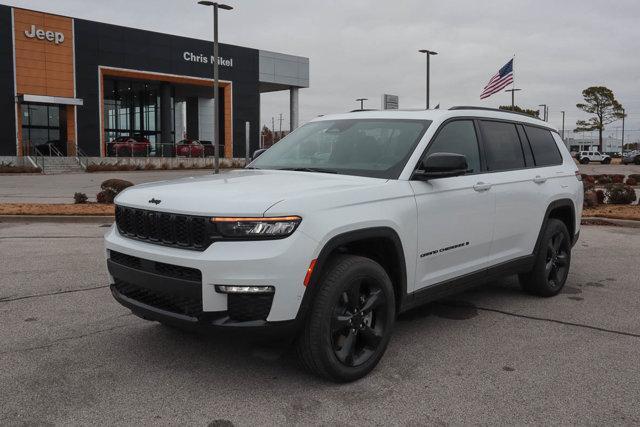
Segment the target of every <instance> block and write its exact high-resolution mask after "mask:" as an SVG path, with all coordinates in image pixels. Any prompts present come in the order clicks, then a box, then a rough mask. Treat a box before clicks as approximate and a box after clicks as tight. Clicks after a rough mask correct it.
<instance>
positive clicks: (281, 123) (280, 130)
mask: <svg viewBox="0 0 640 427" xmlns="http://www.w3.org/2000/svg"><path fill="white" fill-rule="evenodd" d="M279 133H280V138H281V139H282V113H280V132H279Z"/></svg>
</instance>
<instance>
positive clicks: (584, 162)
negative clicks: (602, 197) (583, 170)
mask: <svg viewBox="0 0 640 427" xmlns="http://www.w3.org/2000/svg"><path fill="white" fill-rule="evenodd" d="M580 163H582V164H583V165H586V164H589V159H587V158H586V157H585V158H583V159H580Z"/></svg>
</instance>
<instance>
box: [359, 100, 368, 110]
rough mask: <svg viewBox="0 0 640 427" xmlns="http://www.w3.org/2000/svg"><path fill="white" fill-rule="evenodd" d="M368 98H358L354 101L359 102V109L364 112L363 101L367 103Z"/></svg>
mask: <svg viewBox="0 0 640 427" xmlns="http://www.w3.org/2000/svg"><path fill="white" fill-rule="evenodd" d="M368 100H369V99H368V98H358V99H356V101H357V102H360V109H361V110H364V101H368Z"/></svg>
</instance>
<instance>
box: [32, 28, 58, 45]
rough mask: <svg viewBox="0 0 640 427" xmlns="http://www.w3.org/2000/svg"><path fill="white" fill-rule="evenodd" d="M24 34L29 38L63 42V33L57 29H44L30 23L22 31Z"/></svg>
mask: <svg viewBox="0 0 640 427" xmlns="http://www.w3.org/2000/svg"><path fill="white" fill-rule="evenodd" d="M24 35H25V36H27V37H28V38H30V39H34V38H35V39H38V40H47V41H49V42H53V43H55V44H60V43H62V42H64V34H62V33H60V32H58V31H45V30H43V29H41V28H36V26H35V25H32V26H31V28H30V29H28V30H25V31H24Z"/></svg>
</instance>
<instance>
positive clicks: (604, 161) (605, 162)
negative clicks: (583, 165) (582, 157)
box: [602, 157, 611, 165]
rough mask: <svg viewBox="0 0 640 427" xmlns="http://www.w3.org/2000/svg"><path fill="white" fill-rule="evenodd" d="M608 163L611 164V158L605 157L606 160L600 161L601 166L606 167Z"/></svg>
mask: <svg viewBox="0 0 640 427" xmlns="http://www.w3.org/2000/svg"><path fill="white" fill-rule="evenodd" d="M609 163H611V157H607V158H606V159H604V160H603V161H602V164H603V165H608V164H609Z"/></svg>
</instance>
